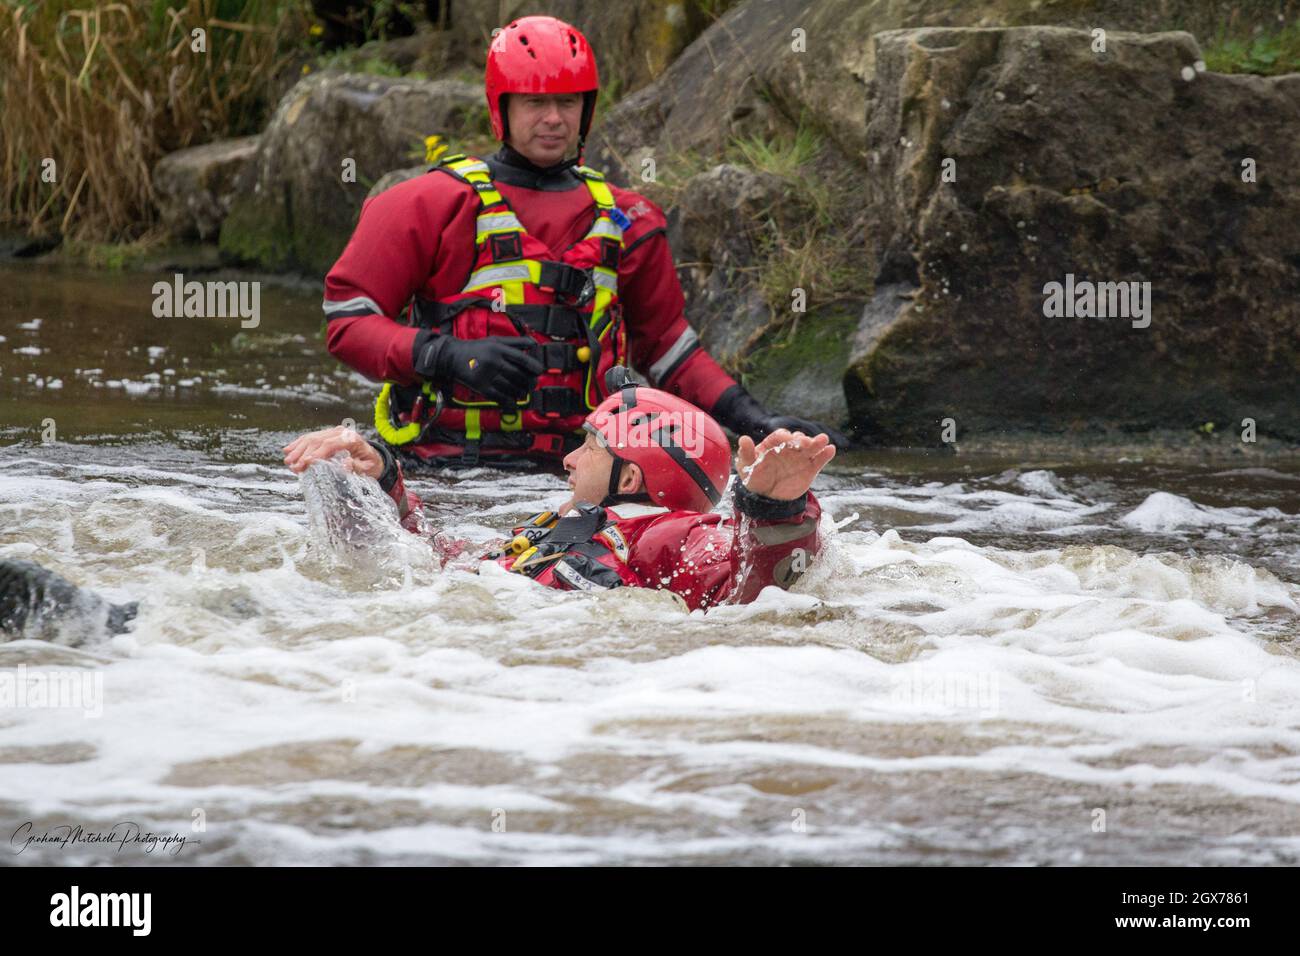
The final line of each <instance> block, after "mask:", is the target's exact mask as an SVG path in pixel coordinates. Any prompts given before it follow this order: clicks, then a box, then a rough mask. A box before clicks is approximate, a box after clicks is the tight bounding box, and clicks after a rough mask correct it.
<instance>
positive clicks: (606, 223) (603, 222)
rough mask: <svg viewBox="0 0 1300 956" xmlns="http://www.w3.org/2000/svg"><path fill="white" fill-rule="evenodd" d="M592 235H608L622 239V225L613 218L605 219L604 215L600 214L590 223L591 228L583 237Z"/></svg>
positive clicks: (588, 237)
mask: <svg viewBox="0 0 1300 956" xmlns="http://www.w3.org/2000/svg"><path fill="white" fill-rule="evenodd" d="M592 236H609V237H610V238H611V239H619V240H622V238H623V227H622V226H620V225H619V224H618V223H616V222H615V221H614V220H613V219H606V218H605V217H604V216H601V217H600V218H598V219H597V220H596V221H595V222H594V223H592V224H591V230H590V231H589V232H588V233H587V235H586V237H585V238H587V239H590V238H591V237H592Z"/></svg>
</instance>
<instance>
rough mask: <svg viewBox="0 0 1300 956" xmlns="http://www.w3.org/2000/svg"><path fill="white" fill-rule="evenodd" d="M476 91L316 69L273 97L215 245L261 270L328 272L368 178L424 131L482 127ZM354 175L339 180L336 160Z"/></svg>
mask: <svg viewBox="0 0 1300 956" xmlns="http://www.w3.org/2000/svg"><path fill="white" fill-rule="evenodd" d="M485 122H486V111H485V109H484V106H483V99H482V90H481V89H480V88H479V87H477V86H475V85H474V84H470V83H464V82H459V81H456V80H437V81H426V80H404V79H395V78H392V77H383V76H367V75H364V74H351V73H345V74H328V73H327V74H320V75H318V76H314V77H309V78H308V79H305V80H303V81H302V82H300V83H298V84H297V85H296V86H295V87H294V88H293V89H292V90H290V91H289V93H288V94H287V95H286V96H285V97H284V98H283V99H282V100H281V101H280V104H279V106H278V107H277V108H276V111H275V115H274V116H273V117H272V119H271V122H270V124H269V125H268V126H267V128H266V131H265V132H264V133H263V134H262V136H261V139H260V141H259V143H258V147H257V153H256V155H255V156H254V157H253V160H252V162H250V163H249V165H248V167H247V169H246V170H245V172H244V174H243V175H241V177H240V191H239V195H238V196H237V198H236V199H235V201H234V203H233V205H232V208H231V211H230V215H229V216H228V217H227V219H226V221H225V223H224V224H223V226H222V229H221V251H222V254H223V255H224V256H226V257H227V258H229V259H233V260H236V261H239V262H245V263H252V264H256V265H258V266H261V267H263V268H268V269H277V270H278V269H296V270H301V271H305V272H308V273H313V274H323V273H325V272H326V271H328V269H329V267H330V266H331V265H332V264H333V262H334V260H335V259H336V258H337V257H338V255H339V253H340V252H341V251H342V250H343V247H344V246H345V245H346V244H347V240H348V238H349V237H350V235H351V233H352V229H353V227H354V226H355V224H356V218H357V213H358V211H359V210H360V208H361V203H362V201H363V200H364V199H365V196H366V193H367V191H368V190H369V189H370V187H371V185H372V184H373V183H375V181H377V180H378V179H380V177H382V176H383V175H384V174H385V173H387V172H389V171H390V170H394V169H399V168H403V167H408V166H410V165H411V164H412V162H414V161H418V160H420V159H422V158H423V153H424V138H425V137H426V136H428V135H430V134H434V133H437V134H439V135H441V136H442V137H443V139H444V140H451V141H453V142H455V141H456V140H458V139H461V138H463V137H464V136H466V135H475V134H479V133H481V132H482V130H483V128H484V124H485ZM345 160H352V161H353V162H355V170H356V175H355V181H353V182H346V181H345V180H344V170H345V166H344V161H345Z"/></svg>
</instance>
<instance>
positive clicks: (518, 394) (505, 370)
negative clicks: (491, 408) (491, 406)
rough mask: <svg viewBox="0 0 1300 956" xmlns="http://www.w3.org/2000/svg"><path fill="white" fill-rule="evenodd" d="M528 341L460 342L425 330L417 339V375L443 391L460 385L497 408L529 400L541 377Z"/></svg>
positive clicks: (494, 338)
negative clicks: (456, 384)
mask: <svg viewBox="0 0 1300 956" xmlns="http://www.w3.org/2000/svg"><path fill="white" fill-rule="evenodd" d="M534 344H535V343H534V342H533V340H532V339H528V338H505V337H502V336H495V335H494V336H490V337H488V338H486V339H458V338H454V337H453V336H450V335H439V334H438V333H436V332H431V331H429V330H427V329H426V330H423V331H421V332H420V333H419V334H418V335H416V337H415V344H414V346H413V347H412V362H413V364H414V365H415V374H417V375H419V376H420V377H421V378H425V379H428V380H429V381H430V382H432V383H433V384H434V385H436V386H438V387H440V388H448V387H450V386H451V385H452V384H453V383H455V382H459V383H460V384H462V385H466V386H468V387H470V388H472V389H474V391H476V392H478V393H479V394H480V395H482V396H483V397H484V398H487V399H489V400H491V401H493V402H496V403H497V404H498V405H514V404H515V403H516V402H517V401H519V400H520V399H523V398H527V397H528V395H529V394H530V393H531V392H532V390H533V387H534V386H535V385H536V384H537V376H539V375H541V374H542V371H543V369H542V363H541V362H540V361H539V360H538V358H537V357H536V355H535V354H534V350H533V346H534Z"/></svg>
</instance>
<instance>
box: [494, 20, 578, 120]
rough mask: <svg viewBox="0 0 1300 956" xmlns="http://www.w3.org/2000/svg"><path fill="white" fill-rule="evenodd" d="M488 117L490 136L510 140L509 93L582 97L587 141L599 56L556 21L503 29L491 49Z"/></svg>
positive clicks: (574, 31) (525, 22)
mask: <svg viewBox="0 0 1300 956" xmlns="http://www.w3.org/2000/svg"><path fill="white" fill-rule="evenodd" d="M484 87H485V89H486V92H487V101H488V115H489V116H491V118H492V135H494V136H495V137H496V138H497V139H499V140H503V141H504V140H505V138H506V133H507V130H506V119H505V114H504V111H503V110H502V109H501V97H502V95H503V94H505V93H582V94H585V95H584V97H583V106H582V122H581V124H580V131H579V132H580V136H581V138H582V139H586V137H587V131H588V130H589V129H591V118H592V116H593V115H594V114H595V112H596V90H597V89H598V88H599V87H600V80H599V79H598V78H597V76H596V56H595V54H594V53H592V51H591V46H590V45H589V44H588V43H587V38H586V37H584V36H583V35H582V34H581V33H580V32H579V31H578V29H577V27H572V26H570V25H569V24H567V23H565V22H564V21H563V20H557V19H556V18H555V17H520V18H519V19H518V20H515V21H514V22H513V23H511V24H510V25H509V26H507V27H505V28H504V29H502V30H501V31H500V32H499V33H498V34H497V35H496V36H495V37H494V38H493V40H492V45H491V46H490V47H488V56H487V76H486V78H485V80H484Z"/></svg>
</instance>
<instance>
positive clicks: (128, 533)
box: [0, 266, 1300, 865]
mask: <svg viewBox="0 0 1300 956" xmlns="http://www.w3.org/2000/svg"><path fill="white" fill-rule="evenodd" d="M157 278H158V277H157V276H149V277H143V276H140V275H122V276H112V275H108V276H106V275H102V274H95V275H91V276H86V275H82V274H79V273H77V272H75V271H69V270H62V271H58V270H52V269H50V268H48V267H40V266H29V267H25V268H23V269H21V270H20V269H15V268H11V267H5V268H3V269H0V285H3V288H4V289H5V297H4V301H3V303H2V304H0V336H2V337H3V340H2V341H0V558H27V559H30V560H34V561H38V562H40V563H41V564H44V565H46V566H47V567H50V568H52V569H54V570H56V571H58V572H60V573H62V574H64V575H65V576H67V577H69V578H70V579H72V580H73V581H75V582H77V583H78V584H81V585H86V586H90V587H93V588H94V589H96V590H97V591H99V592H100V593H102V594H104V595H105V596H106V597H109V598H110V599H112V600H114V601H125V600H138V601H140V616H139V618H138V620H137V621H136V625H135V628H134V631H133V632H132V633H130V634H128V635H123V636H119V637H116V638H113V639H112V640H110V641H109V642H107V643H105V644H101V645H98V646H95V647H92V648H86V649H71V648H64V647H57V646H51V645H47V644H43V643H40V642H36V641H17V642H11V643H8V644H0V679H7V680H8V681H9V685H8V686H9V687H10V688H11V697H10V700H9V705H8V706H0V833H2V834H3V837H4V841H3V849H0V859H2V860H3V861H4V862H6V863H10V864H18V865H25V864H49V863H109V864H115V863H132V864H138V863H142V862H143V863H156V864H187V863H188V864H217V863H220V864H238V863H262V864H266V863H321V864H325V863H328V864H342V863H360V864H390V863H525V864H539V863H573V864H580V863H912V864H915V863H922V864H937V863H944V864H951V863H961V864H989V863H992V864H1140V863H1154V864H1180V865H1182V864H1279V863H1282V864H1295V863H1296V862H1298V861H1300V661H1298V660H1297V655H1298V653H1300V517H1298V516H1300V467H1298V466H1297V462H1296V461H1294V460H1285V459H1273V460H1269V461H1266V462H1260V461H1252V460H1242V461H1240V462H1237V463H1219V464H1215V465H1204V464H1202V465H1168V464H1153V463H1148V462H1144V461H1140V460H1125V461H1115V462H1099V461H1096V460H1091V461H1089V460H1083V459H1074V458H1070V457H1068V456H1067V457H1062V458H1056V459H1046V458H1041V457H1040V458H1035V459H1032V460H1028V459H1026V460H1007V459H1001V460H999V459H993V458H988V459H979V458H969V457H965V456H962V457H939V456H926V455H911V454H903V453H870V454H857V455H848V456H843V457H841V458H839V459H837V460H836V461H835V462H834V463H833V465H832V466H831V468H830V469H829V470H828V472H827V473H826V474H825V475H823V476H822V478H821V479H819V481H818V483H817V485H816V486H815V488H816V491H817V493H818V496H819V498H820V499H821V501H822V504H823V508H824V509H825V511H826V512H827V515H828V516H827V518H826V519H825V526H824V530H825V532H826V536H827V540H828V542H829V543H828V546H827V551H826V553H825V555H824V557H823V558H822V559H821V560H820V561H819V562H818V563H817V565H816V566H815V567H814V569H813V571H812V572H810V573H809V574H808V575H807V576H805V578H804V579H803V580H802V581H801V582H800V583H799V585H798V586H797V587H796V589H795V590H794V591H793V592H790V593H784V592H777V591H768V592H765V593H764V595H763V596H762V597H761V598H760V599H759V600H758V601H757V602H755V603H754V604H751V605H748V606H738V607H723V608H719V609H716V610H714V611H711V612H710V613H708V614H707V615H702V614H699V613H696V614H687V613H685V612H683V611H682V610H681V609H680V608H679V607H678V606H677V604H676V603H675V602H674V601H673V600H672V599H671V598H670V597H669V596H668V595H666V594H662V593H650V592H639V591H634V590H626V589H625V590H619V591H614V592H609V593H601V594H595V595H588V594H581V593H559V592H554V591H549V590H546V589H543V588H540V587H537V586H536V585H533V584H532V583H531V582H529V581H527V580H525V579H522V578H519V577H517V576H512V575H510V574H507V573H505V572H498V571H497V570H496V569H495V568H491V569H489V570H488V571H487V572H485V573H483V574H472V573H469V572H468V571H466V570H463V569H459V568H452V569H450V570H448V571H443V572H439V571H437V570H436V564H435V562H433V560H432V558H431V556H430V553H429V551H428V550H427V549H426V548H425V547H424V546H423V544H422V543H421V542H420V541H419V540H418V539H412V538H409V537H408V538H407V539H402V540H400V541H398V540H396V539H394V540H393V542H391V546H386V547H382V548H380V547H377V548H375V549H374V550H376V551H380V550H382V551H383V552H384V553H383V555H382V556H381V557H379V558H376V559H375V560H373V561H357V560H356V556H355V555H353V556H352V557H351V559H349V557H348V556H347V555H340V554H339V553H338V551H337V550H332V549H331V548H329V547H327V546H326V545H327V543H328V542H327V541H326V540H325V538H324V536H323V535H322V533H321V531H320V526H321V518H322V515H321V513H320V512H319V511H316V512H309V502H310V503H313V504H312V507H323V505H316V504H314V503H315V502H316V501H317V499H318V497H319V496H318V494H317V492H316V486H314V485H310V486H306V487H305V485H304V482H303V481H301V480H300V479H299V478H297V477H296V476H294V475H292V474H291V473H290V472H288V470H287V469H285V468H284V467H283V466H282V465H281V463H280V452H279V449H280V447H281V446H282V445H284V444H285V443H286V442H287V441H288V440H289V439H290V438H292V437H293V436H294V435H296V434H298V433H300V432H302V431H305V430H311V429H316V428H321V427H326V426H328V425H332V424H337V423H339V422H341V421H343V420H344V419H345V418H347V417H348V416H349V415H350V416H353V417H355V418H356V419H358V420H360V421H361V422H363V423H364V422H365V420H366V419H367V417H368V414H369V412H368V407H369V406H368V402H369V396H370V395H371V394H372V386H371V385H370V383H367V382H366V381H365V380H364V379H362V378H361V377H360V376H358V375H355V374H353V373H351V372H350V371H349V370H346V369H343V368H342V367H340V366H339V365H338V363H336V362H334V361H333V360H332V359H330V358H329V357H328V356H327V355H326V354H325V353H324V348H323V345H322V343H321V340H320V337H319V336H320V312H319V289H318V288H311V287H294V286H291V285H275V284H272V283H271V282H267V283H264V284H263V286H262V290H261V316H260V324H259V325H258V327H257V328H250V329H241V328H240V322H239V320H238V319H158V318H155V317H154V316H153V314H152V312H151V305H152V302H153V298H154V297H153V293H152V291H151V290H150V286H151V285H152V283H153V282H154V281H156V279H157ZM191 278H194V277H193V276H191ZM198 278H208V277H198ZM244 278H248V277H244ZM413 486H414V488H415V489H416V490H417V491H419V492H420V493H421V494H422V496H423V497H424V498H425V500H426V502H428V504H429V516H430V518H431V521H432V524H433V525H435V526H437V527H439V528H441V529H444V530H446V531H448V532H451V533H454V534H456V535H458V536H460V537H465V538H469V539H471V540H474V541H480V540H481V541H488V540H490V539H491V538H492V537H494V535H495V533H496V532H497V531H498V530H499V529H501V528H504V527H508V526H509V525H510V524H511V523H512V521H513V520H514V519H516V518H520V517H522V516H524V515H526V514H529V513H531V512H534V511H537V510H541V509H542V508H543V507H545V506H547V505H553V504H555V503H558V502H559V501H560V500H562V499H563V498H564V493H565V488H564V485H563V483H562V482H561V480H560V479H559V478H557V477H554V476H548V475H540V476H531V477H517V476H502V475H500V474H498V473H494V472H492V471H489V470H486V469H479V470H475V471H471V472H464V473H459V474H456V473H450V472H447V473H440V474H434V475H428V476H424V477H421V478H419V479H417V480H415V481H414V482H413ZM304 492H307V493H306V494H305V493H304ZM380 538H381V542H380V543H381V544H382V538H383V536H382V535H381V536H380ZM412 544H413V545H414V547H412V546H411V545H412ZM55 674H67V675H73V676H75V677H76V678H77V680H78V681H80V684H79V685H78V686H80V687H82V688H83V697H82V698H81V699H80V700H78V701H76V702H75V703H76V706H68V704H69V700H68V699H61V700H60V701H59V703H62V704H63V705H64V706H57V707H56V706H39V704H40V701H39V700H38V701H36V703H35V704H33V703H32V701H31V700H30V699H29V700H27V701H25V702H24V701H18V700H16V699H14V698H13V697H12V688H15V687H17V686H18V683H17V682H18V680H19V678H20V677H21V678H22V679H24V680H28V681H29V682H30V681H31V679H32V678H33V675H47V676H49V678H50V680H53V676H52V675H55ZM29 686H30V684H29ZM19 704H24V705H22V706H19ZM126 824H135V825H137V826H138V827H139V828H140V829H141V830H142V831H152V832H154V833H156V834H160V835H168V834H181V835H184V836H185V837H186V839H187V841H188V842H187V844H186V845H185V846H183V847H180V848H177V846H176V844H174V843H173V844H172V845H171V846H170V847H167V846H162V845H159V844H153V845H152V846H153V847H154V849H153V852H147V849H148V847H149V846H150V844H146V843H141V842H130V841H127V842H119V843H116V844H115V843H112V842H108V843H105V842H93V841H91V840H90V839H89V835H90V834H93V833H96V832H100V833H102V832H112V831H111V828H113V827H114V825H118V830H117V831H116V832H117V833H119V834H120V833H122V832H123V829H124V826H123V825H126ZM77 826H80V827H82V831H80V834H79V835H80V836H81V839H77V840H70V841H67V842H65V843H62V844H59V843H50V842H46V843H28V842H26V841H27V838H28V837H32V836H37V835H40V834H43V833H49V834H52V835H53V836H54V837H55V838H56V839H57V838H58V837H59V835H60V834H65V835H66V834H67V832H68V831H67V830H60V829H59V828H60V827H65V828H66V827H77ZM125 829H126V830H128V831H129V827H126V828H125Z"/></svg>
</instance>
